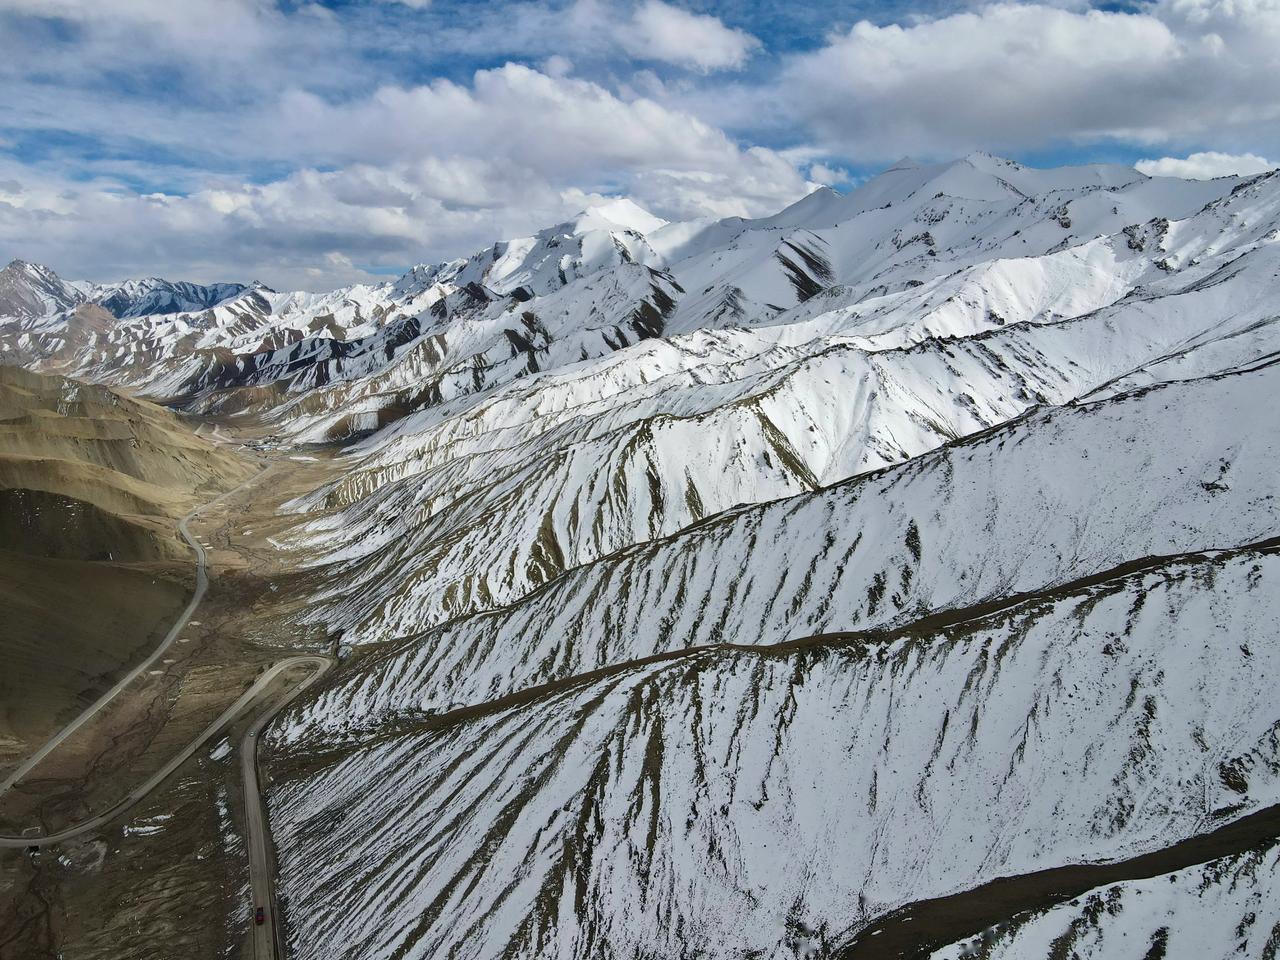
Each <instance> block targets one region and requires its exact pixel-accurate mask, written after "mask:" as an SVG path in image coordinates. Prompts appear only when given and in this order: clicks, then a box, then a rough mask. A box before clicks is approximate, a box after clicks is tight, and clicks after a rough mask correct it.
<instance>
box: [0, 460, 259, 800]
mask: <svg viewBox="0 0 1280 960" xmlns="http://www.w3.org/2000/svg"><path fill="white" fill-rule="evenodd" d="M261 475H262V474H261V473H258V474H256V475H255V476H254V477H252V478H250V479H249V480H246V481H245V482H244V483H242V484H240V485H239V486H236V487H233V488H231V489H230V490H228V491H227V492H226V493H224V494H222V495H221V496H219V497H215V498H214V499H213V500H210V501H209V502H208V503H206V504H203V505H202V506H199V507H196V508H195V509H194V510H192V511H191V512H190V513H188V514H187V515H186V516H185V517H183V518H182V519H181V520H179V521H178V532H179V533H181V534H182V539H183V540H186V541H187V543H188V544H190V546H191V549H192V550H193V551H195V555H196V589H195V592H194V593H193V594H191V600H190V602H188V603H187V606H186V609H184V610H183V611H182V614H181V615H180V616H179V617H178V619H177V621H175V623H174V624H173V626H172V627H171V628H170V630H169V632H168V633H167V634H165V637H164V639H163V640H161V641H160V646H158V647H156V649H155V650H154V651H153V652H152V653H151V655H150V656H148V657H147V658H146V659H145V660H143V661H142V662H141V663H140V664H138V665H137V666H136V667H134V668H133V669H132V670H130V671H129V672H128V673H126V674H125V675H124V676H123V677H121V678H120V681H119V682H118V683H117V684H116V685H115V686H114V687H112V688H111V689H110V690H108V691H107V692H106V693H104V694H103V695H102V696H101V697H99V698H98V700H97V702H95V703H94V704H93V705H92V706H90V707H89V708H88V709H86V710H85V711H84V713H82V714H80V716H78V717H76V718H75V719H74V720H72V721H71V722H70V723H69V724H67V725H66V726H65V727H63V728H62V729H61V730H60V731H59V732H58V733H57V734H55V735H54V736H53V738H52V739H50V740H49V742H48V743H46V744H45V745H44V746H42V747H41V748H40V749H39V750H37V751H36V752H35V753H33V754H32V755H31V756H30V757H28V758H27V759H26V760H25V761H23V762H22V764H21V765H20V766H19V767H18V768H17V769H16V770H14V771H13V772H11V773H10V774H9V775H8V776H7V777H6V778H5V779H4V780H2V781H0V796H4V794H6V793H8V792H9V790H11V789H12V788H13V785H14V784H15V783H17V782H18V781H19V780H21V779H22V778H23V777H25V776H26V775H27V774H28V773H30V772H31V771H32V770H34V769H35V768H36V767H37V766H39V764H40V762H41V761H42V760H44V758H45V757H47V756H48V755H49V754H50V753H52V752H53V751H54V750H56V749H57V748H58V746H59V745H60V744H61V743H62V742H63V741H64V740H66V739H67V738H68V737H70V736H71V735H72V734H74V733H75V732H76V731H77V730H79V729H80V728H81V727H82V726H84V725H85V724H86V723H88V722H89V721H90V720H92V719H93V718H94V717H95V716H96V715H97V714H98V712H99V711H100V710H101V709H102V708H103V707H105V706H106V705H107V704H109V703H110V702H111V701H112V700H114V699H115V698H116V697H117V696H118V695H119V694H120V691H122V690H123V689H124V688H125V687H127V686H128V685H129V684H131V683H133V681H134V680H137V679H138V677H140V676H142V674H143V673H145V672H146V671H147V670H149V669H150V668H151V667H152V666H153V665H154V664H155V663H156V662H157V661H158V660H159V659H160V658H161V657H163V656H164V655H165V653H167V652H168V650H169V648H170V647H171V646H173V643H174V641H175V640H177V639H178V634H180V633H181V632H182V631H183V630H184V629H186V626H187V622H188V621H189V620H190V619H191V615H192V614H193V613H195V612H196V607H198V606H200V601H201V600H203V599H204V594H205V591H206V590H207V589H208V588H209V572H208V557H207V556H206V555H205V552H204V547H202V546H201V545H200V543H199V541H197V540H196V538H195V537H193V536H192V535H191V531H190V530H188V529H187V524H188V523H190V522H191V521H192V520H194V519H195V518H196V516H198V515H199V514H200V512H201V511H202V510H207V509H209V508H210V507H212V506H214V505H215V504H217V503H220V502H221V501H223V500H225V499H226V498H227V497H229V496H231V495H232V494H233V493H235V492H237V491H238V490H240V489H241V488H243V487H245V486H247V485H248V484H250V483H253V481H254V480H256V479H257V478H258V477H260V476H261Z"/></svg>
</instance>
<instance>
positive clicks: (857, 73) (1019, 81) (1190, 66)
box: [780, 0, 1280, 158]
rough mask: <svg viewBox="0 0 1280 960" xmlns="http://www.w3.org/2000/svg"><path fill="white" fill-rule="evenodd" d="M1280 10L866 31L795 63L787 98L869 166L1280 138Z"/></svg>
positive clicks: (980, 17) (1233, 8)
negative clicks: (1072, 147) (981, 153)
mask: <svg viewBox="0 0 1280 960" xmlns="http://www.w3.org/2000/svg"><path fill="white" fill-rule="evenodd" d="M1276 49H1280V2H1278V0H1157V2H1155V3H1151V4H1145V5H1143V6H1141V7H1139V8H1138V12H1134V13H1120V12H1109V11H1101V10H1094V9H1079V8H1063V7H1060V6H1055V5H1049V4H1034V3H1031V4H1012V3H1001V4H994V5H988V6H982V7H979V8H977V9H975V10H971V11H966V12H961V13H956V14H953V15H950V16H945V17H941V18H937V19H925V20H920V21H918V22H914V23H911V24H909V25H906V26H900V25H888V26H878V25H875V24H872V23H870V22H861V23H858V24H856V25H855V26H854V27H853V28H852V29H851V30H849V31H848V32H847V33H844V34H842V35H840V36H837V37H835V38H833V39H832V40H831V41H830V42H829V43H828V44H827V45H826V46H825V47H823V48H822V49H820V50H817V51H814V52H811V53H806V54H802V55H799V56H797V57H795V58H794V59H793V60H792V61H791V62H790V64H789V65H788V67H787V69H786V73H785V81H784V84H783V88H782V90H781V92H780V96H781V97H783V98H785V100H786V101H787V102H788V103H791V104H794V105H795V108H796V109H797V110H799V111H800V112H801V113H802V114H803V115H804V117H805V118H806V120H807V121H808V122H809V123H810V124H812V127H813V129H814V131H815V132H816V133H817V134H818V135H819V138H820V139H821V140H822V142H823V144H824V145H825V146H828V147H837V148H841V149H844V150H846V151H849V152H851V153H854V154H855V155H858V156H861V157H876V158H889V157H892V156H896V155H899V154H902V153H909V152H921V153H929V154H955V153H961V152H965V151H967V150H969V149H972V148H975V147H981V148H987V149H997V150H1007V149H1015V150H1016V149H1028V148H1031V149H1038V148H1044V147H1046V146H1048V145H1052V144H1054V143H1063V142H1095V141H1098V140H1103V139H1117V140H1128V141H1131V142H1140V143H1172V142H1177V141H1179V140H1183V141H1185V140H1187V139H1193V138H1196V139H1202V140H1203V139H1207V138H1209V137H1215V138H1220V139H1222V140H1228V139H1232V138H1235V139H1248V138H1256V137H1257V136H1258V135H1259V129H1260V128H1261V129H1262V130H1264V131H1265V133H1264V134H1263V135H1264V136H1267V137H1269V138H1270V139H1271V140H1272V141H1273V142H1274V141H1275V140H1276V139H1278V138H1280V131H1277V130H1276V128H1275V123H1276V121H1277V119H1280V99H1278V98H1277V97H1276V96H1275V91H1276V90H1277V89H1280V60H1277V58H1276V56H1275V50H1276Z"/></svg>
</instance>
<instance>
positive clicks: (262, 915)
mask: <svg viewBox="0 0 1280 960" xmlns="http://www.w3.org/2000/svg"><path fill="white" fill-rule="evenodd" d="M253 922H254V923H256V924H257V925H258V926H262V925H263V924H264V923H266V922H267V914H266V912H265V911H264V910H263V909H262V908H261V907H259V908H258V909H257V911H256V912H255V913H254V915H253Z"/></svg>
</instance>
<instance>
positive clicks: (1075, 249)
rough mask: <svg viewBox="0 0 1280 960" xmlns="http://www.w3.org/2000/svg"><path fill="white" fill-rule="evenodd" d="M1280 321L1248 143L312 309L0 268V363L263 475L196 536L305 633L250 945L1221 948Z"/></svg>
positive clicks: (549, 244) (450, 280)
mask: <svg viewBox="0 0 1280 960" xmlns="http://www.w3.org/2000/svg"><path fill="white" fill-rule="evenodd" d="M1277 304H1280V171H1271V172H1269V173H1263V174H1259V175H1255V176H1249V177H1224V178H1219V179H1215V180H1203V181H1201V180H1180V179H1174V178H1166V177H1154V178H1153V177H1148V176H1145V175H1143V174H1141V173H1139V172H1137V171H1136V170H1134V169H1132V168H1129V167H1124V166H1117V165H1090V166H1081V167H1067V168H1060V169H1053V170H1041V169H1035V168H1031V167H1027V166H1023V165H1021V164H1018V163H1015V162H1013V161H1009V160H1004V159H1001V158H998V157H994V156H991V155H989V154H985V153H979V154H973V155H970V156H968V157H965V158H963V159H961V160H957V161H954V162H949V163H927V164H926V163H917V162H914V161H910V160H904V161H900V162H899V163H897V164H894V165H893V166H892V167H890V168H889V169H887V170H886V171H884V172H883V173H881V174H880V175H878V176H876V177H874V178H872V179H870V180H868V181H867V182H865V183H863V184H861V185H859V186H858V187H856V188H855V189H853V190H851V191H849V192H848V193H843V194H842V193H838V192H836V191H833V190H830V189H827V188H822V189H819V190H817V191H815V192H813V193H811V194H809V195H808V196H806V197H805V198H804V199H802V200H800V201H798V202H797V203H795V204H793V205H791V206H790V207H788V208H786V209H784V210H782V211H781V212H779V213H777V214H775V215H773V216H771V217H767V218H763V219H755V220H745V219H738V218H731V219H726V220H706V221H687V222H667V221H665V220H663V219H661V218H659V217H656V216H653V215H652V214H650V213H648V212H647V211H645V210H643V209H642V208H640V207H639V206H637V205H636V204H635V203H633V202H631V201H630V200H625V199H615V200H611V201H607V202H603V203H600V204H598V205H595V206H592V207H590V208H589V209H587V210H585V211H584V212H582V213H581V214H580V215H578V216H576V217H574V218H572V219H570V220H567V221H565V222H563V223H560V224H556V225H553V226H550V227H548V228H547V229H545V230H542V231H540V232H538V233H536V234H535V235H533V236H530V237H522V238H515V239H501V240H495V242H494V243H493V244H492V245H491V246H489V247H486V248H484V249H482V250H479V251H475V252H473V253H471V254H469V255H467V256H463V257H460V258H458V259H454V260H449V261H446V262H441V263H435V264H425V265H420V266H416V267H414V268H413V269H411V270H409V271H408V272H406V273H405V274H404V275H403V276H401V277H399V278H396V279H394V280H388V281H386V282H382V283H377V284H359V285H355V286H350V287H345V288H342V289H338V290H334V291H332V292H328V293H310V292H283V293H281V292H277V291H274V290H271V289H270V288H268V287H266V286H264V285H262V284H259V283H216V284H211V285H200V284H193V283H186V282H170V281H164V280H158V279H147V280H133V281H125V282H122V283H115V284H90V283H87V282H82V281H66V280H63V279H61V278H60V277H58V276H57V275H56V274H55V273H54V272H53V271H52V270H49V269H48V268H46V267H42V266H39V265H35V264H29V263H26V262H23V261H18V260H15V261H14V262H12V263H10V264H9V266H8V267H7V268H5V269H4V270H3V271H2V272H0V356H3V357H4V360H5V362H6V363H11V364H16V365H21V366H23V367H25V368H26V369H27V370H28V371H31V373H32V374H33V375H40V376H44V377H59V378H69V380H68V381H67V382H72V381H87V382H90V383H93V384H97V385H102V386H104V387H106V388H110V390H113V391H116V392H117V393H118V394H121V395H128V396H131V397H141V398H146V399H149V400H151V401H154V402H157V403H162V404H164V405H166V406H168V407H169V408H171V410H172V411H175V412H176V413H177V414H178V415H179V417H180V418H181V419H182V421H183V422H186V423H188V424H197V425H199V426H200V429H201V430H202V431H204V430H206V428H207V429H209V430H212V431H213V433H212V435H206V437H205V439H202V440H201V441H200V445H199V446H198V449H200V450H201V451H202V453H201V457H202V458H205V459H208V458H210V457H212V454H209V453H207V452H205V446H204V445H205V443H206V440H217V441H218V442H220V443H224V444H227V445H228V448H230V445H231V444H232V441H234V442H235V444H237V445H238V446H239V447H240V448H241V449H243V450H245V451H249V452H251V454H252V456H254V457H257V458H260V460H261V464H262V465H263V466H265V467H266V468H267V469H269V470H270V471H275V472H274V473H273V474H271V475H272V476H274V477H276V478H277V481H276V482H275V483H274V484H264V485H263V487H262V489H260V490H259V491H258V493H256V494H255V497H256V499H255V500H254V502H253V504H252V506H250V507H246V508H245V510H244V514H243V516H242V517H241V518H239V519H236V518H235V517H234V516H232V517H229V518H228V520H227V524H228V526H227V527H226V532H225V539H226V545H227V546H226V549H227V550H228V551H229V552H230V551H233V550H237V549H239V550H241V552H242V553H243V555H244V558H245V559H243V560H240V561H237V563H238V564H239V565H240V566H239V567H237V569H241V568H245V569H249V570H251V571H252V572H253V575H254V576H255V577H257V578H258V579H259V580H260V581H261V583H262V584H267V585H268V586H267V587H260V588H258V587H255V589H261V590H262V591H266V592H269V593H270V595H271V597H270V603H269V604H268V603H267V601H266V600H258V601H255V603H256V604H257V605H256V606H254V607H253V610H254V611H255V612H254V613H253V614H252V615H253V616H254V617H258V618H259V619H258V620H255V621H253V622H254V623H266V622H267V621H268V620H270V622H271V623H272V624H273V629H275V630H277V633H273V634H272V636H294V637H296V638H299V639H297V640H296V642H295V646H296V647H297V648H298V649H300V650H305V651H307V652H316V651H321V650H331V651H332V652H334V653H335V654H336V657H337V659H338V661H339V662H338V664H337V666H336V667H335V668H334V669H333V670H332V671H330V672H329V673H328V674H327V675H326V676H325V678H324V680H323V682H320V683H318V684H317V686H316V687H315V688H313V689H312V690H310V691H308V692H307V694H306V695H305V696H301V697H299V699H297V700H296V701H295V702H293V703H292V704H291V705H290V706H289V707H288V708H287V709H285V710H284V711H283V713H282V714H281V715H280V717H279V719H278V720H276V721H275V722H274V723H272V724H271V725H270V726H268V727H267V728H266V730H265V732H264V734H263V741H262V750H263V751H264V752H263V753H262V754H260V756H261V762H262V764H263V766H264V767H266V768H267V769H269V770H270V771H271V774H270V776H269V778H268V783H267V788H266V802H267V810H268V814H269V818H268V819H269V821H270V826H271V831H272V838H273V842H274V845H275V857H276V862H277V864H278V878H277V884H278V889H279V895H280V897H281V900H282V902H283V903H285V904H287V909H282V910H281V913H282V914H283V917H284V930H283V936H284V937H285V940H286V942H287V953H288V956H290V957H297V958H325V957H336V956H360V957H395V958H418V957H421V958H432V957H443V956H450V957H459V958H462V957H469V958H470V957H474V958H490V957H529V958H535V957H545V956H558V957H582V958H588V957H590V958H612V957H617V958H622V957H670V956H691V957H692V956H697V957H724V958H730V957H761V958H763V957H800V956H813V957H816V956H829V957H850V958H852V957H862V956H867V957H870V956H929V955H933V956H936V957H939V958H943V957H945V958H951V957H960V956H986V957H1005V956H1009V957H1014V956H1017V957H1025V956H1041V955H1043V956H1055V957H1056V956H1062V957H1067V956H1072V955H1073V953H1072V952H1071V951H1073V950H1074V951H1076V952H1077V955H1080V956H1122V955H1123V956H1129V955H1133V956H1143V955H1144V951H1147V950H1148V949H1151V950H1155V946H1154V945H1156V944H1159V945H1160V951H1162V952H1158V953H1146V954H1145V955H1146V956H1165V955H1168V956H1187V957H1190V956H1196V957H1223V958H1226V957H1235V956H1241V955H1246V956H1274V955H1275V951H1276V945H1277V944H1280V888H1277V886H1276V882H1275V876H1274V862H1275V859H1276V856H1277V850H1280V820H1276V813H1275V810H1276V805H1277V804H1278V803H1280V734H1278V731H1280V711H1278V710H1277V707H1276V705H1275V703H1274V697H1273V696H1272V695H1271V692H1272V690H1273V689H1274V685H1275V682H1276V679H1277V677H1280V661H1278V660H1277V658H1278V657H1280V644H1278V643H1277V640H1278V639H1280V638H1278V637H1277V633H1276V631H1277V627H1278V626H1280V609H1277V600H1276V598H1277V597H1280V566H1278V561H1277V557H1276V551H1277V547H1278V546H1280V540H1278V539H1277V538H1280V482H1278V480H1277V476H1278V475H1277V472H1276V469H1275V464H1276V463H1277V461H1278V458H1280V418H1277V417H1276V415H1275V412H1274V409H1273V408H1274V403H1275V399H1276V397H1277V396H1278V395H1280V307H1278V306H1277ZM24 382H25V381H24ZM58 382H60V383H61V382H63V381H58ZM15 389H16V388H15ZM22 389H23V390H28V389H29V390H31V391H35V390H36V388H35V387H24V388H22ZM40 389H42V390H46V391H47V390H48V389H49V388H43V387H42V388H40ZM53 393H56V390H54V391H53ZM24 402H25V401H24ZM99 402H105V401H99ZM24 409H25V407H24ZM137 416H138V417H141V414H139V415H137ZM156 416H158V414H151V413H148V414H147V417H148V418H150V419H148V421H147V422H148V423H150V422H151V419H154V418H155V417H156ZM135 419H137V418H135ZM0 422H3V421H0ZM157 422H158V421H157ZM163 422H164V423H165V424H168V423H169V421H168V420H167V419H166V420H164V421H163ZM166 429H168V427H166ZM175 429H176V428H175ZM183 443H184V444H185V445H186V446H185V447H184V449H197V445H196V444H195V442H194V441H183ZM247 455H249V454H248V453H246V456H247ZM205 459H202V460H201V463H204V462H205ZM11 469H12V470H17V467H12V466H11ZM220 469H221V470H222V471H223V475H224V476H225V477H228V478H231V477H234V479H235V481H236V482H241V481H244V478H245V477H246V476H248V475H249V471H248V470H247V469H246V468H245V467H243V466H242V465H236V466H234V467H233V466H227V465H222V466H220ZM201 482H202V483H205V484H206V485H208V488H209V489H218V490H225V489H228V488H230V487H231V486H232V485H233V484H232V483H231V482H229V481H227V482H222V483H220V484H214V483H213V481H211V480H208V479H207V477H206V476H205V475H204V474H201ZM10 485H11V486H15V487H16V486H17V485H18V484H17V482H16V481H15V482H14V483H13V484H10ZM62 492H63V493H65V491H62ZM78 496H79V494H78ZM183 502H184V503H185V502H187V501H185V500H184V501H183ZM170 512H171V513H172V511H170ZM237 544H241V545H243V546H242V548H241V547H237V546H236V545H237ZM172 547H173V545H172V544H167V545H166V549H170V548H172ZM170 553H172V550H171V549H170ZM259 555H261V556H265V557H269V559H267V560H262V559H254V558H255V557H258V556H259ZM166 559H168V560H171V559H172V558H171V557H170V554H166ZM228 562H229V561H228ZM1272 577H1276V578H1277V579H1276V580H1275V581H1272V579H1271V578H1272ZM263 595H265V593H264V594H263ZM254 596H255V597H258V596H259V594H258V593H255V594H254ZM268 610H269V612H268ZM262 629H263V631H264V635H265V628H262ZM272 643H273V644H274V646H271V645H270V644H266V643H265V641H264V642H263V649H266V648H268V647H270V649H271V650H273V651H276V652H278V650H279V648H280V646H281V645H282V643H283V641H272ZM1265 817H1272V818H1273V819H1272V820H1267V821H1266V822H1267V823H1273V820H1274V821H1275V823H1273V826H1274V828H1275V829H1274V830H1273V831H1272V832H1271V833H1267V832H1266V831H1265V830H1264V831H1263V833H1261V834H1258V835H1254V834H1250V837H1252V840H1251V842H1250V843H1248V844H1246V843H1244V842H1243V841H1241V840H1238V839H1236V838H1238V837H1239V836H1242V835H1243V834H1242V833H1241V831H1243V830H1245V829H1246V827H1248V825H1250V824H1255V823H1261V822H1263V821H1262V820H1258V819H1257V818H1265ZM1249 829H1252V828H1251V827H1250V828H1249ZM1257 829H1258V830H1262V828H1261V827H1259V828H1257ZM1268 829H1271V828H1268ZM1232 831H1235V832H1232ZM1224 837H1225V838H1227V839H1223V838H1224ZM1204 838H1209V839H1204ZM1197 844H1198V845H1197ZM222 855H223V856H227V857H231V856H234V855H235V854H234V853H232V852H224V854H222ZM1073 871H1074V872H1073ZM1002 878H1003V879H1002ZM997 881H999V882H1000V883H1004V884H1005V885H1004V886H1003V887H1000V888H999V894H998V896H997V895H996V894H993V893H992V892H991V889H990V888H989V887H988V885H990V884H993V883H996V882H997ZM947 898H959V899H957V900H954V901H948V902H954V903H955V904H959V906H957V907H953V908H952V909H951V911H950V912H947V909H946V908H944V907H938V906H936V902H942V901H944V900H947ZM966 898H967V899H966ZM1002 898H1003V899H1002ZM335 904H340V905H341V908H340V909H338V908H335ZM993 904H997V905H1007V907H1006V906H999V907H993V906H992V905H993ZM993 910H994V911H995V915H994V916H992V917H991V918H990V922H988V920H986V919H984V920H983V921H982V924H981V925H979V926H974V925H973V924H970V925H969V926H966V925H965V923H964V922H963V918H965V917H973V918H979V917H986V916H987V914H988V913H991V912H992V911H993ZM1001 910H1003V913H1001V912H1000V911H1001ZM984 911H986V912H985V913H984ZM913 917H915V918H916V919H918V920H919V922H918V923H917V924H916V925H915V926H914V927H913V926H911V920H912V918H913ZM957 917H959V918H961V919H959V920H957V919H956V918H957ZM976 922H977V920H976V919H975V920H974V923H976ZM878 938H883V939H878ZM877 943H882V944H889V943H893V944H897V945H899V946H895V947H894V948H893V950H896V951H898V952H896V953H894V952H888V951H889V948H888V947H885V948H884V951H883V952H877V951H878V950H879V949H880V948H878V947H877ZM1131 948H1133V949H1131ZM1135 950H1136V952H1135ZM1268 950H1269V951H1270V953H1267V951H1268ZM1055 951H1056V952H1055ZM1125 951H1128V952H1125Z"/></svg>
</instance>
